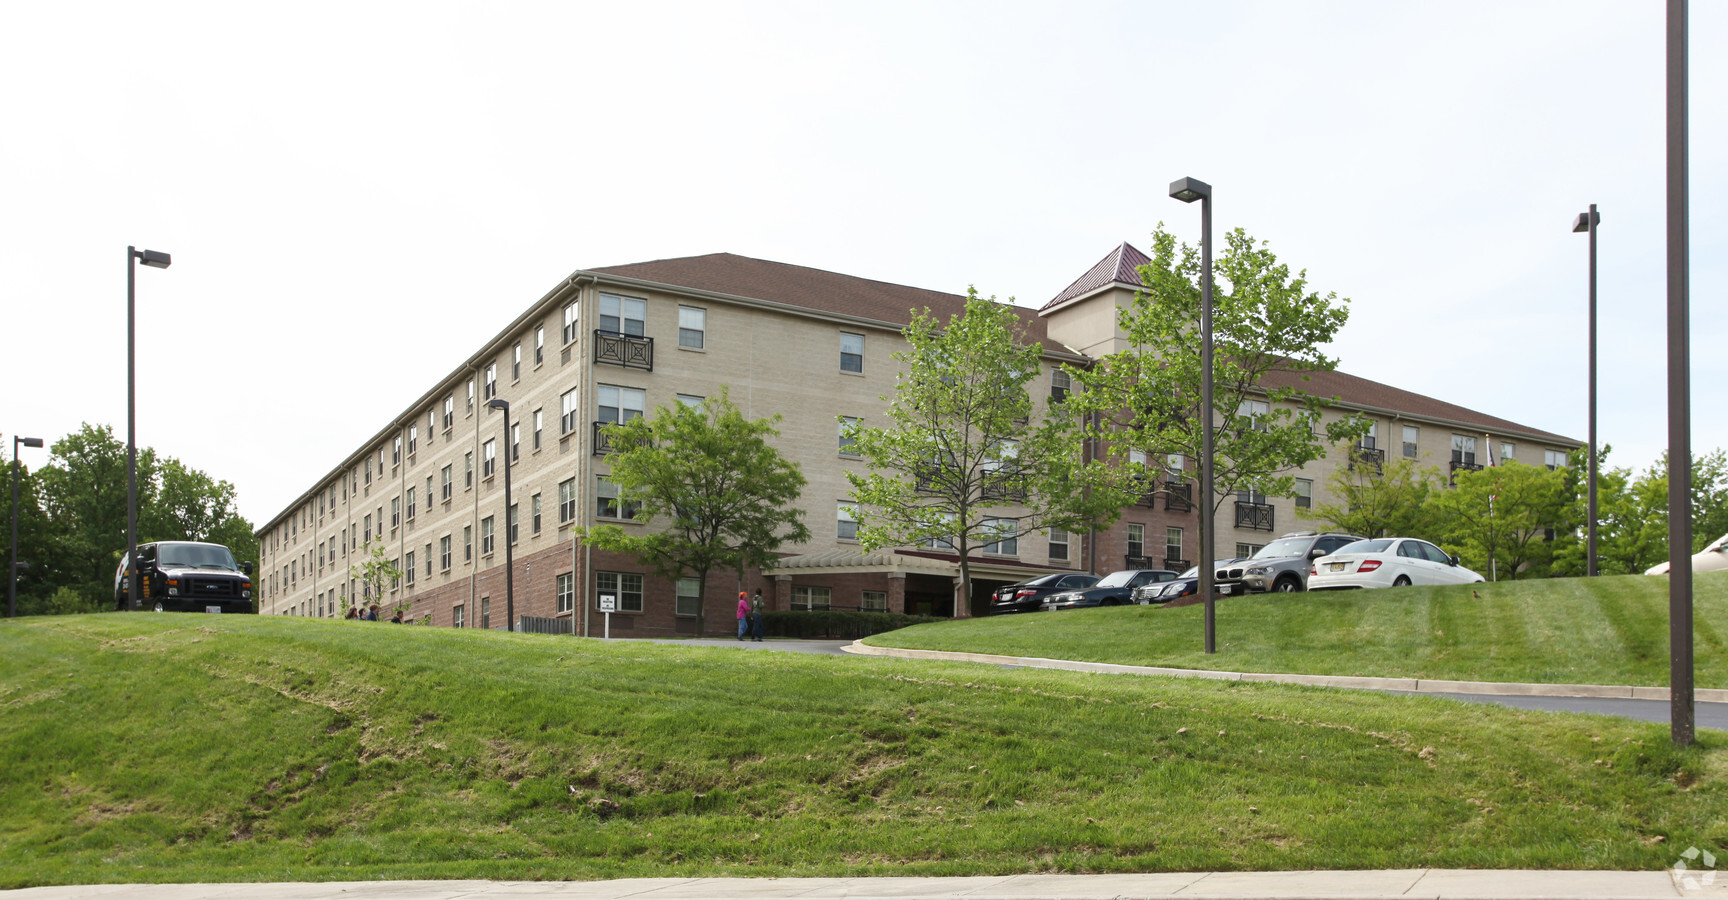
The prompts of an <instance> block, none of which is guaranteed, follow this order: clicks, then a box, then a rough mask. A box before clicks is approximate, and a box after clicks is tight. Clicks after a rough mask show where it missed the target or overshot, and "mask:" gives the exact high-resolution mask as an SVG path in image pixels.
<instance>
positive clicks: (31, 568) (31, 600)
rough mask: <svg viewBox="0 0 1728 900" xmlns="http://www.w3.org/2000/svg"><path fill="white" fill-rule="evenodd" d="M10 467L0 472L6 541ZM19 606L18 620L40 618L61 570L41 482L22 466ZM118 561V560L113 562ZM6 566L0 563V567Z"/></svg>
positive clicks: (0, 515)
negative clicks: (44, 505)
mask: <svg viewBox="0 0 1728 900" xmlns="http://www.w3.org/2000/svg"><path fill="white" fill-rule="evenodd" d="M7 437H8V436H7V435H0V441H3V442H4V443H3V444H0V447H4V446H5V445H10V444H11V441H10V440H7V439H6V438H7ZM12 464H13V460H10V459H7V460H5V467H4V469H3V470H0V527H3V528H6V529H7V534H8V537H9V536H10V529H11V523H12V475H13V472H12ZM17 474H18V564H19V570H18V589H17V590H18V604H17V612H18V615H21V616H34V615H40V614H41V613H42V612H44V611H45V610H46V609H47V604H48V601H49V598H50V597H51V596H52V595H53V593H54V585H55V584H57V583H58V581H57V579H56V575H55V573H56V572H58V571H59V570H60V569H61V568H63V562H62V561H61V560H60V558H59V552H60V547H59V544H58V543H57V542H56V541H54V540H53V535H52V533H51V531H50V528H51V523H49V521H48V517H47V515H46V514H45V513H44V512H43V511H42V502H41V497H40V494H41V490H40V484H41V479H40V477H39V475H38V473H34V472H32V471H30V467H29V466H28V465H26V464H24V463H23V462H21V461H20V462H19V463H18V473H17ZM4 552H5V554H6V562H10V561H11V550H10V547H8V548H7V550H6V551H4ZM116 561H118V560H116ZM3 565H5V563H0V566H3Z"/></svg>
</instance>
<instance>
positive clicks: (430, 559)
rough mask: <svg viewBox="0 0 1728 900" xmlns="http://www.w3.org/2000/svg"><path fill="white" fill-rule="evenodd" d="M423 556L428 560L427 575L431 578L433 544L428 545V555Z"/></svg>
mask: <svg viewBox="0 0 1728 900" xmlns="http://www.w3.org/2000/svg"><path fill="white" fill-rule="evenodd" d="M421 558H422V559H424V560H426V577H427V578H431V577H432V545H431V544H427V545H426V555H425V556H423V557H421Z"/></svg>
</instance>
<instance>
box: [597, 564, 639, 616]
mask: <svg viewBox="0 0 1728 900" xmlns="http://www.w3.org/2000/svg"><path fill="white" fill-rule="evenodd" d="M606 593H610V594H612V595H613V596H615V597H617V598H618V609H617V610H615V611H616V612H636V613H639V612H641V611H642V576H641V575H639V574H637V573H635V572H595V573H594V608H595V609H599V608H600V595H601V594H606Z"/></svg>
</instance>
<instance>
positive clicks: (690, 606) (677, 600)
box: [672, 577, 702, 618]
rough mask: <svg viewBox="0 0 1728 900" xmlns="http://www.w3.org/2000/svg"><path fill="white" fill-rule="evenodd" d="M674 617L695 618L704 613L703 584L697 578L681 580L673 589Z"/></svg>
mask: <svg viewBox="0 0 1728 900" xmlns="http://www.w3.org/2000/svg"><path fill="white" fill-rule="evenodd" d="M672 595H673V596H672V615H675V616H684V617H688V618H694V617H695V616H698V615H700V614H701V612H702V595H701V582H700V580H699V579H695V578H689V577H685V578H680V579H678V580H677V582H675V583H674V585H673V589H672Z"/></svg>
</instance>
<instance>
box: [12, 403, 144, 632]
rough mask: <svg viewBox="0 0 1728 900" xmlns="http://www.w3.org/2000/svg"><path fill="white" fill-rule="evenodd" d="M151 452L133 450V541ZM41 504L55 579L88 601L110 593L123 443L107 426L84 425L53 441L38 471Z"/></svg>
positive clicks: (120, 512) (117, 548) (120, 530)
mask: <svg viewBox="0 0 1728 900" xmlns="http://www.w3.org/2000/svg"><path fill="white" fill-rule="evenodd" d="M155 472H156V454H155V451H152V450H150V449H148V448H144V447H140V448H139V449H138V470H137V476H138V510H139V515H138V520H139V523H140V533H139V535H138V540H139V541H140V542H142V541H144V540H145V537H144V535H143V533H142V523H143V522H144V521H145V518H146V515H145V510H147V509H148V508H149V507H150V504H151V503H152V502H153V501H154V499H155V498H154V486H155V484H156V479H155ZM39 477H40V484H41V492H42V494H41V496H42V505H43V509H44V511H45V512H46V513H47V515H48V518H49V521H50V522H51V523H52V525H51V531H52V533H53V540H54V541H55V542H56V543H58V544H59V547H60V553H59V560H60V563H61V566H62V567H63V568H62V569H61V570H60V571H58V572H56V573H55V575H54V577H55V583H56V584H57V585H64V586H68V587H71V588H73V589H75V590H77V591H78V592H79V593H81V594H83V595H84V596H85V598H86V599H88V600H89V601H91V602H92V603H100V602H101V601H102V600H103V599H104V598H107V599H112V598H111V597H110V594H111V592H112V591H113V578H114V568H115V566H116V565H118V564H119V562H120V557H121V556H122V555H123V554H124V553H125V549H126V445H125V443H123V442H121V441H120V440H119V439H118V438H116V437H115V436H114V430H113V429H112V428H110V427H109V426H107V425H102V426H94V425H91V424H89V423H85V424H84V425H83V427H81V428H80V429H79V430H78V431H76V432H74V433H73V434H69V435H67V436H66V437H64V438H61V439H60V440H58V441H55V442H54V445H53V447H52V448H51V449H50V453H49V459H48V463H47V465H44V466H43V467H42V468H41V470H40V471H39Z"/></svg>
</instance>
